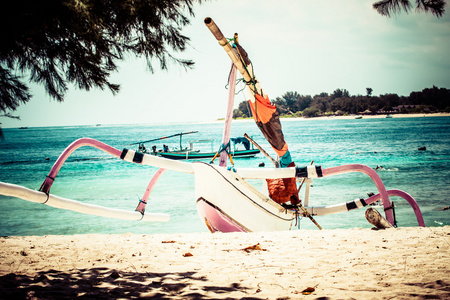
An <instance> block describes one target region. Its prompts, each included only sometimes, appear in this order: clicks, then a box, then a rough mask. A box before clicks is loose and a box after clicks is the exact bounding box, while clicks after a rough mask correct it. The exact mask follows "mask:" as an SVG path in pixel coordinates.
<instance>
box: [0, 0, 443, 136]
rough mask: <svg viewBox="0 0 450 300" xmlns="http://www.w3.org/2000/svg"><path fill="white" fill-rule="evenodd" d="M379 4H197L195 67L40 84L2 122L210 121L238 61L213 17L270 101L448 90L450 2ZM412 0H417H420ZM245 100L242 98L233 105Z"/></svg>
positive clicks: (126, 65)
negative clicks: (51, 91)
mask: <svg viewBox="0 0 450 300" xmlns="http://www.w3.org/2000/svg"><path fill="white" fill-rule="evenodd" d="M374 1H375V0H315V1H305V0H296V1H293V0H281V1H280V0H265V1H263V0H259V1H256V0H245V1H243V0H227V1H224V0H222V1H214V0H212V1H210V2H206V3H204V4H202V5H196V6H195V14H196V17H195V18H191V25H190V26H188V27H187V28H185V29H184V30H183V33H184V34H186V35H187V36H189V37H190V38H191V47H190V49H189V50H188V51H186V52H184V53H181V54H177V56H178V57H181V58H187V59H193V60H194V61H195V63H196V66H195V69H194V70H190V71H185V70H184V69H183V68H182V67H179V66H177V65H175V64H172V65H170V68H169V71H161V70H159V69H158V65H157V63H156V62H155V70H156V71H155V73H153V74H152V73H150V72H149V71H148V70H147V69H146V65H145V61H143V60H138V59H129V60H128V61H125V62H123V63H121V64H120V65H121V68H120V69H119V71H118V72H117V73H115V74H114V75H113V77H112V80H111V81H112V82H113V83H119V84H121V85H122V88H121V92H120V93H119V94H118V95H116V96H113V95H112V94H111V92H110V91H108V90H104V91H102V90H97V89H95V90H91V91H89V92H86V91H80V90H78V89H77V88H75V87H71V89H70V91H69V92H68V93H67V94H66V100H65V101H64V102H63V103H58V102H56V101H55V100H52V99H50V97H49V96H47V95H46V94H45V91H44V89H43V88H41V87H39V86H35V85H33V88H32V93H33V94H34V97H33V99H32V100H30V102H29V103H28V104H26V105H22V106H21V107H19V109H18V110H17V111H16V112H14V114H15V115H19V116H20V117H21V121H18V120H13V119H8V118H0V122H2V123H3V125H2V126H3V127H4V128H7V127H20V126H28V127H34V126H60V125H94V124H137V123H167V122H203V121H213V120H216V119H218V118H223V117H224V116H225V112H226V101H227V95H228V91H227V90H226V89H225V85H226V82H227V78H228V72H229V69H230V64H231V62H230V59H229V58H228V56H227V54H226V53H225V51H224V50H223V49H222V48H221V47H220V46H219V45H218V43H217V41H216V40H215V38H214V37H213V36H212V34H211V33H210V32H209V30H208V29H207V28H206V26H205V25H204V23H203V20H204V18H205V17H211V18H212V19H213V20H214V21H215V22H216V24H217V25H218V26H219V28H220V29H221V30H222V32H223V33H224V35H225V36H226V37H230V38H231V37H232V36H233V34H234V33H235V32H237V33H239V40H240V43H241V45H242V46H243V47H244V48H245V50H246V51H247V52H248V54H249V56H250V59H251V60H252V63H253V66H254V70H255V75H256V77H257V78H258V79H259V81H260V82H261V83H262V86H263V88H264V90H265V91H266V93H267V94H268V95H269V97H270V98H271V99H275V98H276V97H281V96H282V95H283V94H284V93H286V92H288V91H294V92H298V93H299V94H302V95H311V96H314V95H316V94H319V93H321V92H327V93H332V92H333V91H334V90H335V89H337V88H340V89H347V90H348V91H349V92H350V94H351V95H357V94H361V95H365V94H366V88H367V87H370V88H372V89H373V95H380V94H386V93H396V94H398V95H404V96H406V95H409V93H410V92H411V91H421V90H422V89H424V88H430V87H432V86H433V85H436V86H438V87H444V88H450V54H449V53H450V50H449V49H450V11H449V10H450V7H448V6H447V7H446V9H447V13H446V14H445V15H444V17H442V18H440V19H438V18H436V17H434V16H433V15H431V14H425V13H416V12H414V11H412V12H410V13H409V14H406V13H401V14H400V15H398V16H393V17H391V18H386V17H383V16H381V15H379V14H378V13H377V12H376V11H375V10H374V9H372V3H373V2H374ZM412 2H413V3H414V2H415V1H412ZM244 99H245V97H244V95H243V94H242V93H241V94H239V95H237V96H236V99H235V107H237V105H238V104H239V102H241V101H243V100H244Z"/></svg>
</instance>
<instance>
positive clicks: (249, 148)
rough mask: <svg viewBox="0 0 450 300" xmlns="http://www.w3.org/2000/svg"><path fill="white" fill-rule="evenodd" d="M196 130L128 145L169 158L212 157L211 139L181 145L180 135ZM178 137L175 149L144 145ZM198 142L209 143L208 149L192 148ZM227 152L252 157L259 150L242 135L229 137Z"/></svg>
mask: <svg viewBox="0 0 450 300" xmlns="http://www.w3.org/2000/svg"><path fill="white" fill-rule="evenodd" d="M196 132H198V131H189V132H180V133H176V134H172V135H169V136H164V137H160V138H156V139H151V140H146V141H141V142H136V143H132V144H129V145H138V149H137V152H140V153H145V154H152V155H157V156H161V157H165V158H170V159H206V158H213V157H214V156H215V155H216V153H217V152H214V151H213V140H211V139H207V140H195V141H189V147H183V142H182V137H183V135H187V134H191V133H196ZM177 136H179V137H180V144H179V147H178V148H175V149H169V147H168V146H166V145H163V149H159V150H158V149H157V147H156V146H153V147H151V149H149V148H146V147H145V145H144V144H145V143H150V142H155V141H160V140H164V139H168V138H173V137H177ZM199 143H209V144H211V149H210V151H200V150H198V149H195V148H194V145H196V144H199ZM239 144H242V145H243V147H244V149H242V147H239V146H238V145H239ZM227 151H228V153H230V154H231V156H232V157H235V158H236V157H241V158H246V157H254V156H255V155H257V154H259V153H260V152H261V151H260V150H259V149H255V148H254V147H253V144H251V143H250V142H249V141H248V140H247V139H245V138H244V137H236V138H230V144H229V145H228V147H227Z"/></svg>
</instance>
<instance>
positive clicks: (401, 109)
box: [233, 86, 450, 119]
mask: <svg viewBox="0 0 450 300" xmlns="http://www.w3.org/2000/svg"><path fill="white" fill-rule="evenodd" d="M366 91H367V94H366V95H350V93H349V92H348V91H347V90H346V89H336V90H335V91H334V92H333V93H332V94H328V93H320V94H317V95H315V96H310V95H300V94H299V93H297V92H286V93H285V94H284V95H282V96H281V97H277V98H276V99H275V100H273V101H272V103H273V104H274V105H275V106H276V107H277V111H278V113H279V114H280V117H283V118H289V117H294V118H295V117H304V118H313V117H323V116H346V115H383V114H384V115H385V114H399V113H401V114H418V113H420V114H430V113H450V89H446V88H438V87H436V86H433V87H432V88H425V89H423V90H422V91H419V92H411V93H410V94H409V96H399V95H397V94H382V95H379V96H372V92H373V90H372V88H366ZM251 116H252V114H251V111H250V108H249V105H248V103H247V101H243V102H241V103H239V106H238V108H236V109H234V111H233V118H234V119H245V118H250V117H251Z"/></svg>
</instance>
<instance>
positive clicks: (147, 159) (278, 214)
mask: <svg viewBox="0 0 450 300" xmlns="http://www.w3.org/2000/svg"><path fill="white" fill-rule="evenodd" d="M205 24H206V25H207V26H208V28H209V29H210V31H211V32H212V33H213V35H214V36H215V37H216V39H217V40H218V41H219V44H220V45H221V46H222V47H223V48H224V49H225V51H226V53H227V54H228V55H229V56H230V58H231V60H232V62H233V67H232V70H231V73H230V76H229V87H230V89H229V98H228V110H227V115H226V118H225V126H224V134H223V139H222V144H223V145H227V144H228V142H229V139H230V136H229V134H230V126H231V113H232V108H233V99H234V92H235V91H234V83H235V81H236V70H238V71H239V72H240V73H241V74H242V76H243V77H244V80H245V81H247V87H248V89H249V92H250V95H251V99H250V106H251V108H252V111H253V113H254V118H255V121H256V123H257V124H258V127H259V128H260V129H261V131H262V133H263V134H264V136H265V137H266V139H267V140H268V141H269V143H270V144H271V146H272V148H273V149H274V151H275V152H276V153H277V155H278V160H277V161H274V163H275V165H276V166H274V167H273V168H238V167H237V166H234V164H233V165H232V166H231V167H227V160H228V158H229V159H230V161H231V162H232V158H231V156H230V155H229V153H227V152H226V151H225V150H223V149H222V148H225V147H222V148H221V150H223V151H219V152H220V153H216V156H215V157H214V159H215V158H216V157H219V156H220V159H219V165H214V164H211V163H209V164H208V163H204V162H186V161H178V160H172V159H167V158H164V157H159V156H155V155H151V154H146V153H140V152H137V151H134V150H128V149H123V150H118V149H116V148H113V147H111V146H109V145H106V144H104V143H102V142H100V141H97V140H93V139H90V138H82V139H79V140H76V141H75V142H73V143H72V144H71V145H69V146H68V147H67V148H66V149H65V150H64V151H63V152H62V154H61V155H60V156H59V158H58V159H57V161H56V162H55V164H54V165H53V167H52V169H51V170H50V173H49V174H48V176H47V177H46V179H45V180H44V182H43V184H42V185H41V187H40V189H39V191H33V190H30V189H28V188H25V187H22V186H18V185H12V184H7V183H0V194H2V195H6V196H12V197H17V198H21V199H24V200H27V201H32V202H39V203H43V204H46V205H50V206H53V207H57V208H62V209H70V210H74V211H78V212H82V213H87V214H95V215H100V216H105V217H112V218H122V219H128V220H133V219H135V220H143V221H159V222H164V221H169V216H168V215H165V214H158V213H149V212H146V211H145V208H146V204H147V201H148V199H149V195H150V193H151V191H152V189H153V187H154V186H155V184H156V183H157V181H158V179H159V177H160V176H161V175H162V174H163V173H164V172H165V171H166V170H173V171H178V172H184V173H190V174H193V175H194V176H195V197H196V199H195V201H196V206H197V210H198V213H199V216H200V218H201V219H202V220H203V221H204V222H205V224H206V226H207V227H208V229H209V230H210V231H211V232H215V231H220V232H233V231H241V232H250V231H276V230H289V229H291V228H292V225H293V222H294V221H295V220H296V218H297V217H302V216H306V217H310V218H311V219H312V220H313V221H314V222H315V220H314V218H313V217H315V216H321V215H327V214H334V213H340V212H346V211H350V210H354V209H358V208H363V207H366V206H368V205H370V204H372V203H375V202H377V201H379V200H381V202H382V204H383V206H384V212H385V220H381V221H380V216H378V215H377V214H376V213H375V212H374V211H373V210H371V211H369V212H368V214H367V215H368V216H369V218H370V221H371V222H373V223H380V224H382V226H384V227H389V226H395V225H396V224H395V218H394V213H393V205H392V204H391V200H390V197H392V196H397V197H401V198H403V199H404V200H406V201H407V202H408V203H409V204H410V205H411V207H412V209H413V211H414V213H415V215H416V217H417V222H418V225H419V226H423V227H424V226H425V223H424V221H423V217H422V214H421V211H420V209H419V206H418V204H417V202H416V201H415V200H414V198H413V197H412V196H411V195H409V194H407V193H406V192H403V191H400V190H396V189H393V190H386V188H385V186H384V184H383V182H382V181H381V179H380V177H379V176H378V174H377V173H376V171H375V170H373V169H372V168H370V167H368V166H365V165H360V164H350V165H344V166H338V167H332V168H322V167H321V166H316V165H309V166H304V167H298V166H295V164H294V163H293V162H292V159H291V156H290V154H289V150H288V146H287V143H286V142H285V141H284V137H283V134H282V132H281V125H280V122H279V119H278V115H277V114H276V109H275V107H273V106H272V105H271V104H270V102H269V100H268V97H267V95H266V94H265V93H264V92H263V90H262V88H261V85H260V82H259V81H257V80H256V78H255V76H254V74H253V71H252V67H251V63H250V62H249V60H248V58H247V57H246V53H245V50H243V49H242V47H241V46H240V45H239V44H238V41H237V37H236V36H235V39H234V40H233V42H230V41H228V40H227V39H225V38H224V36H223V34H222V33H221V32H220V30H219V29H218V27H217V26H216V25H215V23H214V22H213V20H212V19H210V18H206V19H205ZM261 113H262V114H261ZM273 133H275V136H274V135H273ZM84 146H89V147H95V148H98V149H101V150H102V151H105V152H107V153H109V154H110V155H112V156H114V157H117V158H120V159H122V160H124V161H126V162H130V163H135V164H140V165H151V166H154V167H157V168H159V169H158V171H157V172H156V173H155V175H154V176H153V178H152V180H151V181H150V183H149V185H148V187H147V189H146V191H145V193H144V195H143V197H142V199H141V200H139V203H138V205H137V208H136V210H135V211H134V212H128V211H123V210H117V209H111V208H106V207H101V206H95V205H89V204H85V203H80V202H77V201H74V200H70V199H64V198H61V197H58V196H55V195H52V194H50V188H51V186H52V184H53V181H54V180H55V178H56V176H57V174H58V172H59V170H60V168H61V166H62V165H63V164H64V162H65V161H66V159H67V158H68V157H69V156H70V155H71V154H72V153H73V152H74V151H75V150H76V149H78V148H80V147H84ZM264 153H265V152H264ZM214 159H213V160H214ZM352 172H359V173H363V174H365V175H367V176H369V177H370V178H371V179H372V180H373V182H374V184H375V186H376V188H377V190H378V193H377V194H374V195H372V196H370V197H369V198H366V199H363V198H360V199H356V200H353V201H349V202H346V203H342V204H339V205H330V206H320V207H319V206H314V205H311V203H310V194H311V189H310V188H311V184H312V182H313V180H320V179H321V178H324V177H328V176H339V175H341V174H346V173H352ZM247 179H260V180H265V181H266V182H267V183H268V185H269V196H267V195H266V194H265V193H264V192H261V191H259V190H257V189H256V188H255V187H253V186H252V185H250V184H249V183H248V182H247ZM274 179H276V181H277V182H278V183H277V184H274ZM280 182H283V184H284V188H285V190H283V191H281V190H280V189H279V188H280V186H282V184H281V185H280ZM296 182H300V183H301V184H300V186H299V187H297V183H296ZM303 185H304V186H305V188H304V194H303V197H302V199H303V200H302V202H300V201H299V197H298V191H299V190H300V188H301V187H302V186H303ZM274 186H275V189H272V190H270V187H274ZM292 187H293V188H294V190H295V192H294V193H291V192H290V190H289V189H290V188H292ZM277 188H278V189H277ZM274 190H275V191H278V192H280V193H284V194H283V195H284V196H286V195H287V196H288V197H289V199H288V200H289V201H282V200H283V199H281V198H283V197H279V196H278V195H276V193H274ZM286 193H287V194H286ZM295 194H297V195H295ZM315 223H316V224H317V222H315ZM317 225H318V224H317ZM318 226H319V225H318ZM319 228H320V226H319Z"/></svg>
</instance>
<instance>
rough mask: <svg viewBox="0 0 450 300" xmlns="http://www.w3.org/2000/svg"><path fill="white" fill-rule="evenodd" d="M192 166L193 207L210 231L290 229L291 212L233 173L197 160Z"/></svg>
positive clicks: (293, 213)
mask: <svg viewBox="0 0 450 300" xmlns="http://www.w3.org/2000/svg"><path fill="white" fill-rule="evenodd" d="M192 167H193V169H194V175H195V196H196V199H197V210H198V212H199V215H200V217H201V218H202V220H203V221H204V222H205V223H206V225H207V226H208V228H209V229H210V230H211V231H221V232H230V231H247V232H250V231H278V230H289V229H291V226H292V221H293V220H294V219H295V212H293V211H290V210H286V209H285V208H284V207H282V206H281V205H279V204H277V203H276V202H274V201H272V200H270V199H269V198H267V197H266V196H264V195H263V194H262V193H260V192H259V191H257V190H256V189H255V188H254V187H252V186H251V185H249V184H248V183H247V182H246V181H245V180H244V179H243V178H242V177H241V176H239V175H238V174H237V173H236V172H233V171H228V170H227V169H225V168H222V167H218V166H214V165H210V164H206V163H201V162H195V163H193V164H192Z"/></svg>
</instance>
